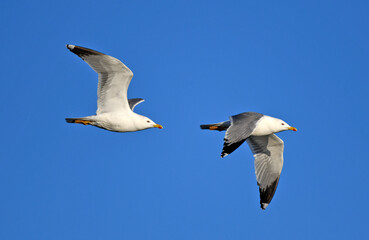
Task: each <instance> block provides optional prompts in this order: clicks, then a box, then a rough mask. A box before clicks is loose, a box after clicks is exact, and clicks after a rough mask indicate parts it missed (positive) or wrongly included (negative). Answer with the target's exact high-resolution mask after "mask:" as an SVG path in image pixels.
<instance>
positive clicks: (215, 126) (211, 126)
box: [200, 121, 231, 131]
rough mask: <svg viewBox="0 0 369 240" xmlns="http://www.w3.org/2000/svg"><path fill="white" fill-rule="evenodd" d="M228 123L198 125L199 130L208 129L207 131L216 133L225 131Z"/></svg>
mask: <svg viewBox="0 0 369 240" xmlns="http://www.w3.org/2000/svg"><path fill="white" fill-rule="evenodd" d="M230 124H231V123H230V121H225V122H220V123H214V124H203V125H200V128H201V129H209V130H218V131H224V130H227V129H228V128H229V126H230Z"/></svg>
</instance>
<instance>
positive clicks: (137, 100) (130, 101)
mask: <svg viewBox="0 0 369 240" xmlns="http://www.w3.org/2000/svg"><path fill="white" fill-rule="evenodd" d="M143 101H145V100H144V99H142V98H131V99H128V104H129V107H130V108H131V110H132V111H133V109H134V108H135V107H136V106H137V104H139V103H142V102H143Z"/></svg>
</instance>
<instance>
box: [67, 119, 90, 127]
mask: <svg viewBox="0 0 369 240" xmlns="http://www.w3.org/2000/svg"><path fill="white" fill-rule="evenodd" d="M65 121H66V122H67V123H80V124H83V125H90V124H91V121H89V120H86V119H84V118H66V119H65Z"/></svg>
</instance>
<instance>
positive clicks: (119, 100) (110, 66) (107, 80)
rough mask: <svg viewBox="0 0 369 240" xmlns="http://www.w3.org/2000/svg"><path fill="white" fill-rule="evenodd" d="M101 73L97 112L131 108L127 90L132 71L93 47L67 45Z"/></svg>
mask: <svg viewBox="0 0 369 240" xmlns="http://www.w3.org/2000/svg"><path fill="white" fill-rule="evenodd" d="M67 48H68V49H69V50H70V51H71V52H73V53H75V54H76V55H78V56H79V57H81V58H82V59H83V60H84V61H85V62H86V63H87V64H88V65H89V66H90V67H91V68H92V69H93V70H94V71H95V72H97V73H98V75H99V84H98V89H97V96H98V101H97V111H96V114H101V113H107V112H117V111H127V110H129V109H130V107H129V104H128V100H127V90H128V86H129V83H130V82H131V79H132V77H133V73H132V71H131V70H130V69H129V68H128V67H127V66H126V65H124V64H123V63H122V62H121V61H119V60H118V59H116V58H114V57H112V56H109V55H106V54H103V53H100V52H97V51H95V50H92V49H88V48H84V47H79V46H75V45H67Z"/></svg>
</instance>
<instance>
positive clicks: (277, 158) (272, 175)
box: [246, 134, 284, 209]
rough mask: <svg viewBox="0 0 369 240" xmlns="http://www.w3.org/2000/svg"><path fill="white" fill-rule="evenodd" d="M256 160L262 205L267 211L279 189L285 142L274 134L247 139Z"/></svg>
mask: <svg viewBox="0 0 369 240" xmlns="http://www.w3.org/2000/svg"><path fill="white" fill-rule="evenodd" d="M246 141H247V143H248V144H249V146H250V148H251V151H252V153H253V154H254V158H255V174H256V180H257V182H258V185H259V192H260V205H261V208H262V209H265V208H266V207H267V206H268V204H269V203H270V201H272V198H273V196H274V193H275V190H276V189H277V186H278V182H279V176H280V174H281V172H282V167H283V148H284V144H283V141H282V140H281V139H280V138H279V137H277V136H276V135H274V134H271V135H267V136H250V137H249V138H247V140H246Z"/></svg>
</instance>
